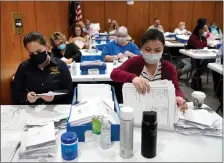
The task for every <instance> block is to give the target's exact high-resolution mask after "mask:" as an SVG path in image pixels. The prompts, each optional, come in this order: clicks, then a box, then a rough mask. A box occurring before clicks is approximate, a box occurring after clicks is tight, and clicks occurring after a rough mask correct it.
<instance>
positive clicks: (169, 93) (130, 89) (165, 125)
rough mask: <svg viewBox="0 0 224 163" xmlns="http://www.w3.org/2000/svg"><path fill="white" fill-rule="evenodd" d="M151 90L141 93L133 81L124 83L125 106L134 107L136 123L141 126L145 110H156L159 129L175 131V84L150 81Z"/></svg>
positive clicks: (163, 81) (165, 81) (164, 81)
mask: <svg viewBox="0 0 224 163" xmlns="http://www.w3.org/2000/svg"><path fill="white" fill-rule="evenodd" d="M149 85H150V92H149V93H146V94H145V95H142V94H139V93H138V92H137V90H136V88H135V87H134V86H133V84H131V83H126V84H124V85H123V89H122V92H123V101H124V105H125V106H129V107H132V108H133V109H134V115H135V117H134V124H135V125H136V126H141V123H142V114H143V111H156V112H157V121H158V129H161V130H172V131H174V127H173V123H174V122H176V121H177V105H176V96H175V89H174V85H173V84H172V82H171V81H167V80H161V81H154V82H150V83H149Z"/></svg>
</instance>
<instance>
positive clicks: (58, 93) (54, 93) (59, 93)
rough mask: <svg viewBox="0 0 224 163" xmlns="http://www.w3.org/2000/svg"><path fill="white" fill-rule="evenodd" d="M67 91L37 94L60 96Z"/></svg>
mask: <svg viewBox="0 0 224 163" xmlns="http://www.w3.org/2000/svg"><path fill="white" fill-rule="evenodd" d="M64 94H66V93H62V92H52V91H50V92H48V93H41V94H36V95H37V96H58V95H64Z"/></svg>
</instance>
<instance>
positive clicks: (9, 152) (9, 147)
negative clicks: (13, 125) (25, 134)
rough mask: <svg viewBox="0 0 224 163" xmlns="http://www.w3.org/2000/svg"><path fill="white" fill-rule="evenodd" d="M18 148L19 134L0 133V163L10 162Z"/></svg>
mask: <svg viewBox="0 0 224 163" xmlns="http://www.w3.org/2000/svg"><path fill="white" fill-rule="evenodd" d="M19 146H20V132H5V131H4V132H1V162H11V161H12V159H13V157H14V155H15V153H16V151H17V149H18V148H19Z"/></svg>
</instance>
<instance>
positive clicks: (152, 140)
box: [141, 111, 157, 158]
mask: <svg viewBox="0 0 224 163" xmlns="http://www.w3.org/2000/svg"><path fill="white" fill-rule="evenodd" d="M156 145H157V114H156V112H154V111H144V112H143V116H142V141H141V154H142V156H143V157H146V158H153V157H155V156H156Z"/></svg>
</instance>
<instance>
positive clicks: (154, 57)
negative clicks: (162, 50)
mask: <svg viewBox="0 0 224 163" xmlns="http://www.w3.org/2000/svg"><path fill="white" fill-rule="evenodd" d="M142 57H143V58H144V60H145V62H147V63H148V64H155V63H157V62H159V60H160V59H161V58H162V54H148V53H142Z"/></svg>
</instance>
